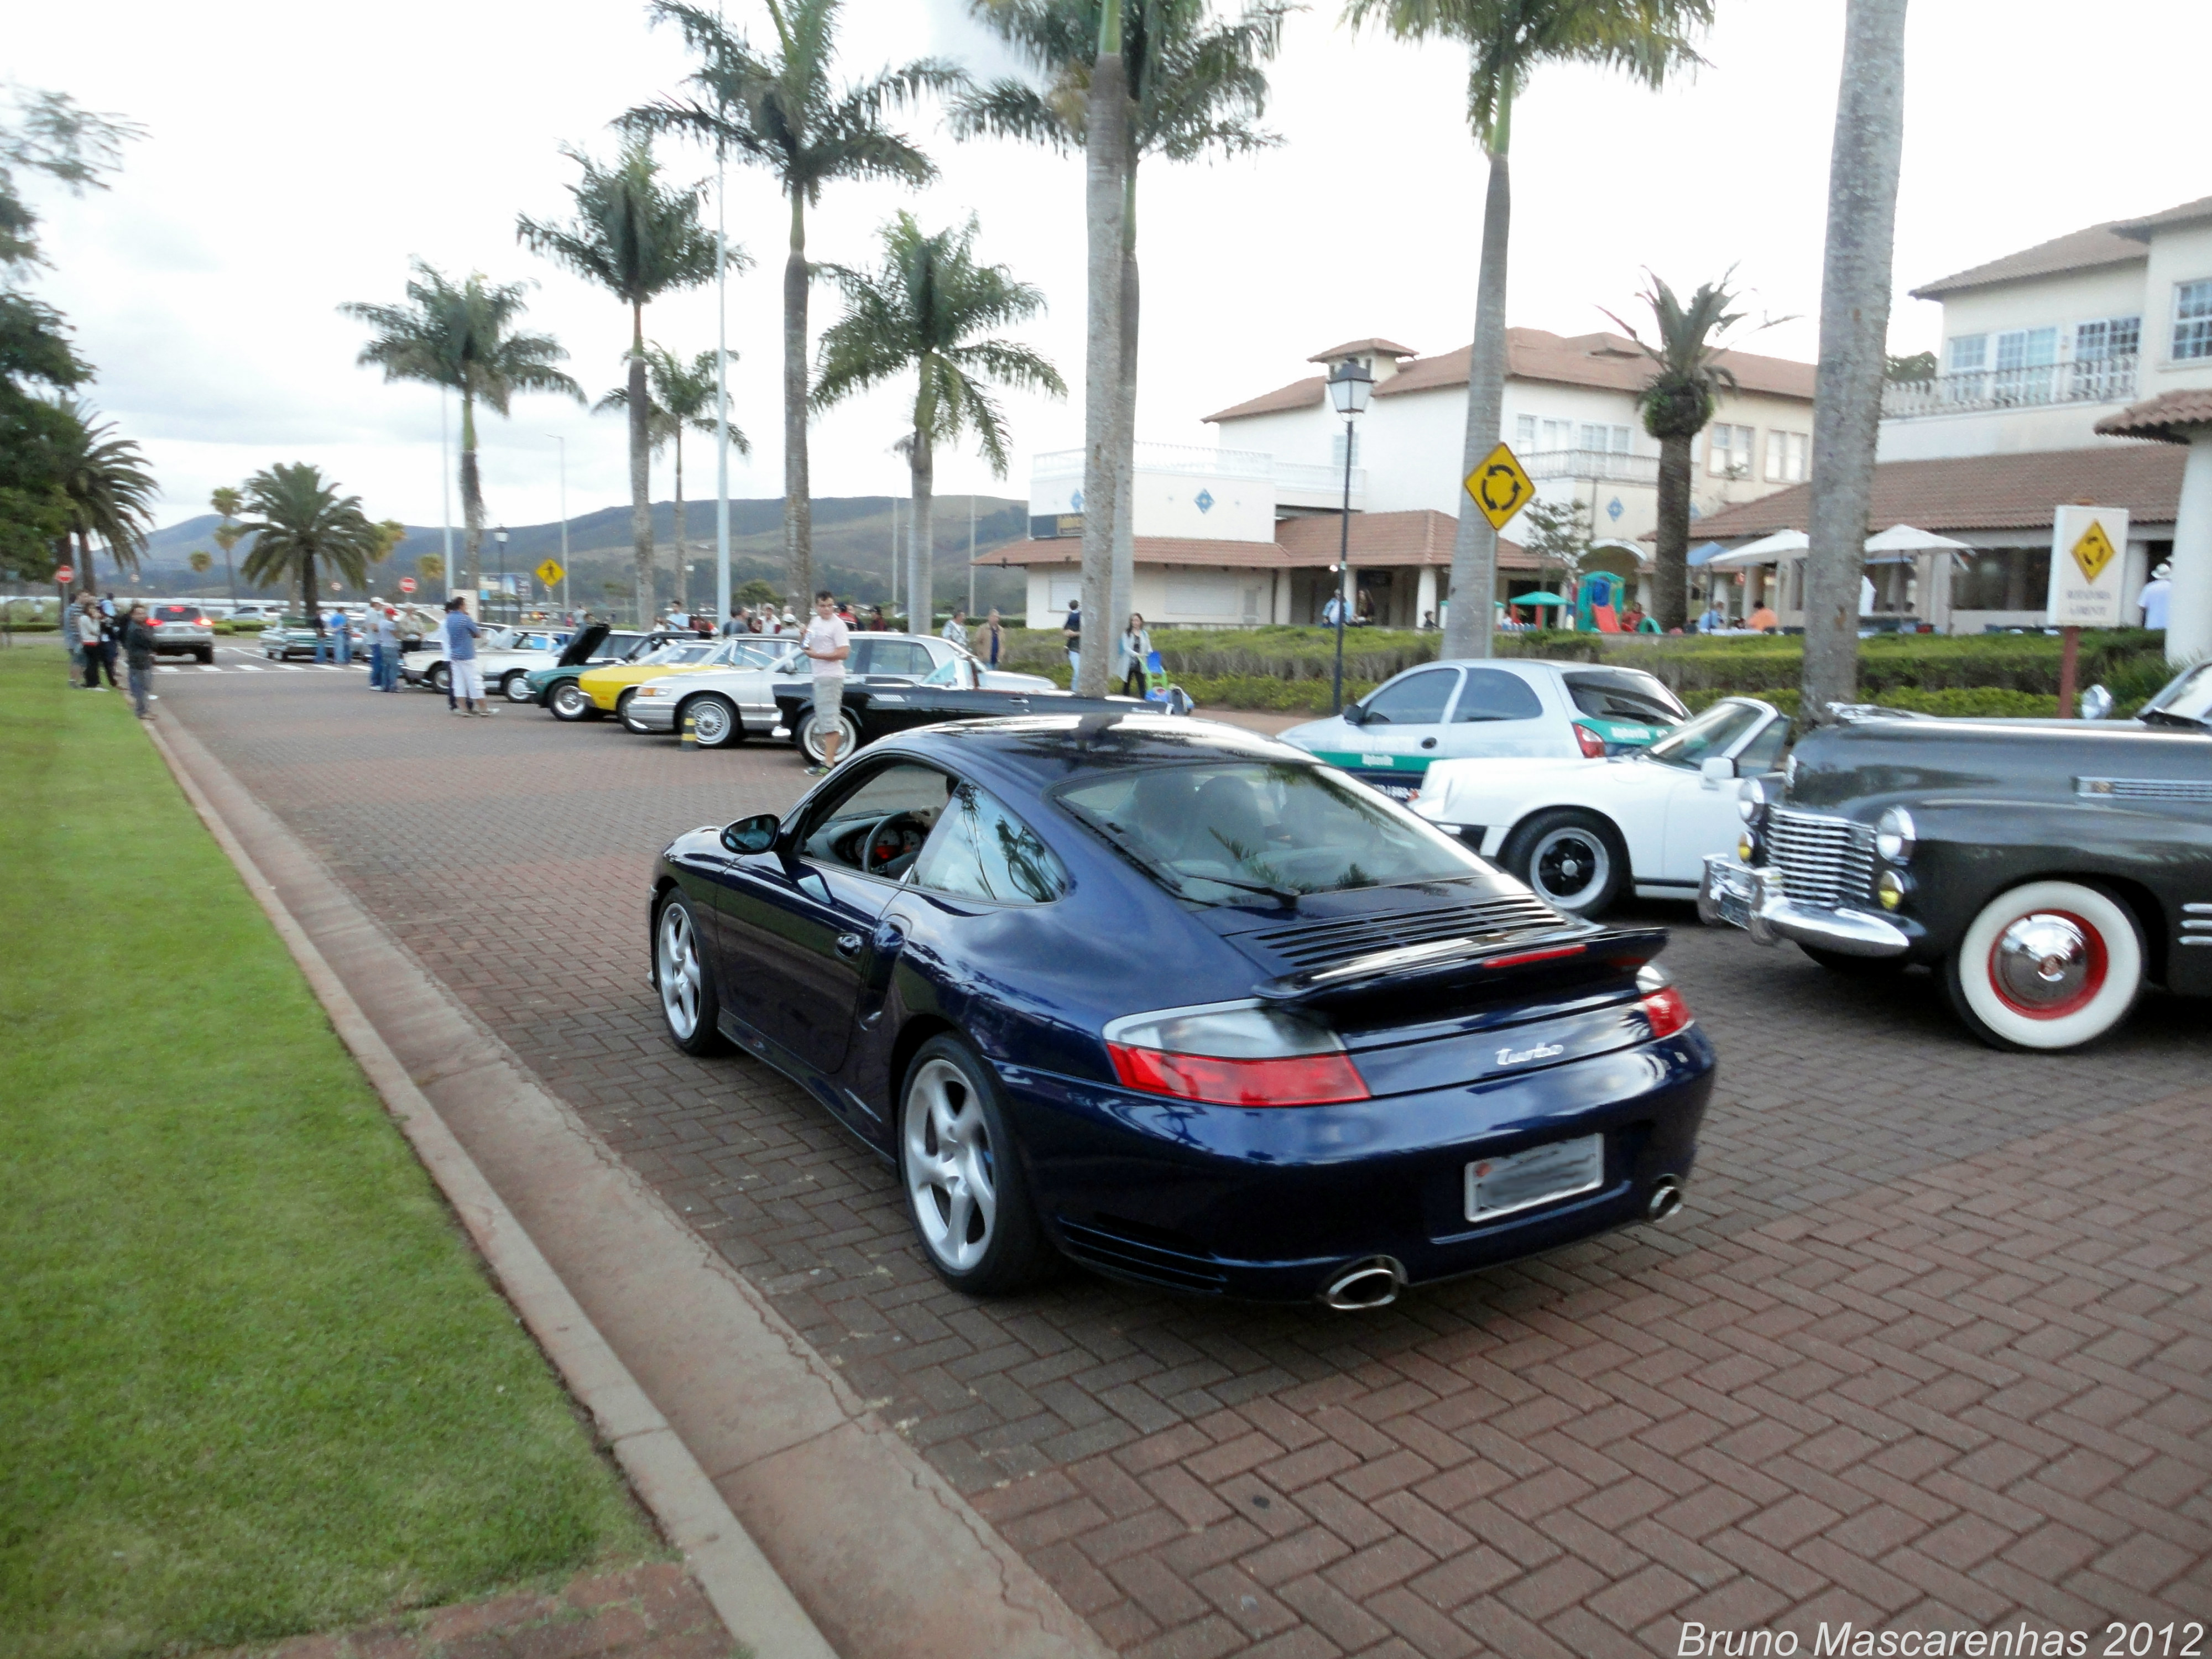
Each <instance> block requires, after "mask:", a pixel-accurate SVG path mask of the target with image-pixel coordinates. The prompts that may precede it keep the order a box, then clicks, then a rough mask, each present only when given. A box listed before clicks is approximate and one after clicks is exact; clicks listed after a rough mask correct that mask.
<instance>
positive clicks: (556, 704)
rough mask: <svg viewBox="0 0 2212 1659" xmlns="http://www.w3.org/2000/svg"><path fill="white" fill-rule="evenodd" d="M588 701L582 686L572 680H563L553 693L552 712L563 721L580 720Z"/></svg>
mask: <svg viewBox="0 0 2212 1659" xmlns="http://www.w3.org/2000/svg"><path fill="white" fill-rule="evenodd" d="M590 701H591V699H590V698H588V697H586V696H585V695H584V688H583V687H582V686H580V685H579V684H576V682H575V681H574V680H563V681H562V682H561V684H560V687H559V689H558V690H556V691H555V692H554V693H553V712H554V713H555V714H558V715H559V716H560V717H561V718H562V720H581V719H583V717H584V711H585V708H586V706H587V705H588V703H589V702H590Z"/></svg>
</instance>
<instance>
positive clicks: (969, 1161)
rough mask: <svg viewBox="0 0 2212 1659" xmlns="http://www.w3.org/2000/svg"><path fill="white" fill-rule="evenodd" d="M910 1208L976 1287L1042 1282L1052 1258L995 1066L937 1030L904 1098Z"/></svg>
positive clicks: (936, 1259)
mask: <svg viewBox="0 0 2212 1659" xmlns="http://www.w3.org/2000/svg"><path fill="white" fill-rule="evenodd" d="M898 1154H899V1175H900V1177H901V1184H902V1185H903V1186H904V1187H905V1188H906V1196H907V1216H908V1219H909V1220H910V1221H912V1222H913V1224H914V1230H915V1234H916V1236H918V1237H920V1238H921V1246H922V1250H923V1252H924V1253H925V1254H926V1255H927V1256H928V1257H929V1265H930V1266H931V1267H933V1268H935V1269H936V1270H937V1275H938V1277H939V1278H940V1279H943V1280H944V1281H945V1283H946V1284H948V1285H951V1286H952V1288H953V1289H955V1290H957V1291H966V1292H967V1293H968V1294H969V1295H970V1296H1004V1295H1006V1294H1007V1293H1008V1292H1009V1291H1018V1290H1020V1289H1022V1288H1023V1287H1024V1286H1025V1285H1030V1284H1032V1283H1034V1282H1035V1281H1036V1279H1037V1278H1038V1276H1039V1275H1040V1274H1041V1273H1042V1272H1043V1271H1044V1269H1045V1267H1047V1266H1048V1264H1049V1263H1050V1261H1051V1259H1052V1247H1051V1246H1050V1245H1049V1244H1048V1243H1046V1241H1045V1237H1044V1232H1043V1230H1042V1228H1040V1227H1039V1226H1038V1225H1037V1219H1036V1211H1035V1210H1034V1209H1033V1208H1032V1207H1031V1206H1030V1194H1029V1183H1028V1182H1027V1180H1026V1179H1025V1178H1024V1175H1023V1171H1022V1162H1021V1155H1020V1153H1019V1152H1018V1151H1017V1149H1016V1148H1015V1146H1014V1139H1013V1131H1012V1127H1010V1126H1009V1124H1008V1122H1007V1121H1006V1108H1005V1105H1004V1103H1002V1101H1001V1099H1000V1095H999V1090H998V1085H997V1082H996V1080H995V1079H994V1078H993V1077H992V1075H991V1068H990V1067H989V1066H987V1065H985V1064H984V1063H983V1059H982V1056H981V1055H980V1054H977V1053H976V1052H975V1050H974V1049H973V1048H969V1046H968V1045H967V1044H966V1043H965V1042H962V1041H961V1040H960V1039H959V1038H958V1037H956V1036H934V1037H932V1038H931V1039H930V1040H929V1041H928V1042H925V1043H923V1044H922V1045H921V1049H920V1050H919V1051H918V1052H917V1053H916V1054H915V1057H914V1060H913V1062H912V1064H910V1065H909V1066H908V1067H907V1073H906V1088H905V1091H904V1092H903V1094H902V1097H901V1103H900V1107H899V1134H898Z"/></svg>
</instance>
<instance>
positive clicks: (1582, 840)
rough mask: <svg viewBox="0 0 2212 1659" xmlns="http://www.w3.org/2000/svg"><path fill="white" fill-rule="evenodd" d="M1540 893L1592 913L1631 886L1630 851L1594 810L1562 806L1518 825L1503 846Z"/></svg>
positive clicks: (1556, 904)
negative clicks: (1629, 873) (1629, 872)
mask: <svg viewBox="0 0 2212 1659" xmlns="http://www.w3.org/2000/svg"><path fill="white" fill-rule="evenodd" d="M1499 853H1500V858H1501V861H1502V862H1503V863H1504V866H1505V867H1506V868H1507V869H1508V870H1510V871H1511V872H1513V873H1514V874H1515V875H1516V876H1518V877H1520V878H1521V879H1522V881H1525V882H1526V883H1528V886H1529V888H1530V889H1531V890H1533V891H1534V893H1535V895H1536V896H1537V897H1538V898H1540V899H1542V900H1543V901H1544V902H1546V903H1547V904H1549V905H1551V906H1553V908H1556V909H1560V910H1565V912H1566V913H1567V914H1568V915H1571V916H1594V915H1597V914H1598V913H1599V912H1600V911H1601V910H1603V909H1605V908H1607V906H1609V905H1610V904H1611V903H1612V902H1613V900H1615V899H1617V898H1619V897H1620V894H1621V891H1622V890H1623V889H1624V888H1626V886H1627V884H1628V849H1627V848H1626V847H1624V846H1622V845H1621V842H1620V832H1619V831H1618V830H1616V829H1614V828H1613V826H1612V825H1611V824H1610V823H1607V822H1606V821H1605V820H1604V819H1603V818H1601V817H1598V815H1597V814H1596V813H1595V812H1584V811H1579V810H1577V809H1576V808H1572V807H1562V808H1559V810H1557V811H1550V812H1539V813H1538V814H1537V815H1536V816H1535V817H1532V818H1530V819H1529V820H1528V822H1527V823H1523V824H1521V825H1519V826H1518V827H1517V828H1516V829H1515V830H1514V831H1513V833H1512V834H1511V835H1510V836H1507V837H1506V838H1505V845H1504V847H1503V848H1500V849H1499Z"/></svg>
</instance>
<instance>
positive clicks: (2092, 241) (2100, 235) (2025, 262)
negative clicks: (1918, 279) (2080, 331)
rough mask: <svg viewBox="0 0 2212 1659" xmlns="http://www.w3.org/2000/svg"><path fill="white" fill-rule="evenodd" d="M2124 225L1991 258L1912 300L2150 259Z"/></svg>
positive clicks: (2074, 233)
mask: <svg viewBox="0 0 2212 1659" xmlns="http://www.w3.org/2000/svg"><path fill="white" fill-rule="evenodd" d="M2161 217H2162V216H2161ZM2122 224H2123V222H2122V221H2120V220H2118V219H2109V220H2106V222H2104V223H2103V224H2100V225H2091V226H2089V227H2087V228H2086V229H2082V230H2069V231H2068V232H2067V233H2066V234H2064V235H2063V236H2054V237H2052V238H2051V240H2049V241H2047V242H2038V243H2037V244H2036V245H2035V246H2033V247H2027V248H2022V249H2021V251H2020V252H2017V253H2008V254H2006V255H2005V256H2004V257H2003V258H2001V259H1991V260H1990V262H1989V263H1988V264H1979V265H1973V266H1970V267H1969V268H1968V269H1966V270H1960V271H1954V273H1953V274H1952V275H1950V276H1939V277H1937V278H1936V280H1935V281H1934V282H1932V283H1922V284H1921V285H1920V286H1919V287H1918V288H1916V289H1913V290H1912V297H1913V298H1914V299H1916V300H1940V299H1942V297H1943V296H1944V295H1947V294H1958V293H1962V292H1964V291H1965V290H1966V289H1970V288H1988V287H1990V286H1992V285H1993V284H1995V283H2017V282H2022V281H2025V280H2026V279H2027V278H2029V277H2032V276H2057V275H2059V274H2060V273H2061V272H2063V271H2069V270H2095V269H2096V268H2097V267H2098V266H2100V265H2124V264H2127V263H2128V261H2130V259H2142V258H2148V255H2147V254H2145V253H2144V252H2143V247H2142V241H2141V240H2130V239H2129V238H2128V237H2127V236H2126V235H2125V234H2124V233H2123V231H2122V228H2121V227H2122Z"/></svg>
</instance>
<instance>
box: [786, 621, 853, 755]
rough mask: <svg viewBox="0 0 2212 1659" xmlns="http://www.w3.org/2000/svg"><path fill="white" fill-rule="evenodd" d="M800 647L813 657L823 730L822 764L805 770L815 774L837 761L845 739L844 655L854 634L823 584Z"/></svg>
mask: <svg viewBox="0 0 2212 1659" xmlns="http://www.w3.org/2000/svg"><path fill="white" fill-rule="evenodd" d="M799 649H800V650H801V651H803V652H805V653H806V654H807V655H808V656H809V657H811V658H812V659H814V729H815V730H816V731H817V732H820V733H821V734H822V764H821V765H819V766H810V767H808V768H807V769H806V772H807V775H808V776H810V777H817V778H818V777H820V776H821V775H823V773H824V772H827V771H828V770H829V769H830V768H831V767H833V766H835V765H836V763H837V750H838V748H839V746H840V745H841V744H842V743H843V741H844V737H845V728H844V726H842V725H841V724H840V723H839V720H840V717H841V716H842V714H843V713H844V708H845V659H846V658H848V657H849V656H851V655H852V654H853V636H852V635H851V633H850V632H848V630H847V629H846V627H845V623H844V619H843V618H842V617H839V616H838V614H837V599H836V595H834V594H833V593H831V592H830V591H829V589H828V588H826V587H825V588H823V590H822V591H821V592H818V593H817V594H816V595H815V596H814V620H813V621H812V622H811V623H807V624H806V632H805V634H804V635H801V636H800V637H799Z"/></svg>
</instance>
